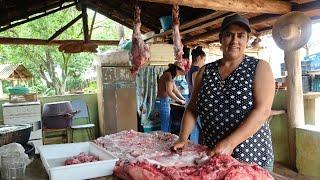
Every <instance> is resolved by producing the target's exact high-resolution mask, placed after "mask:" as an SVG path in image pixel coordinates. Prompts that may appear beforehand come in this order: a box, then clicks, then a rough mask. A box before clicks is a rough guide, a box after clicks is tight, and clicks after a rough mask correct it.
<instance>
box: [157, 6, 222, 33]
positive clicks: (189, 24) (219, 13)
mask: <svg viewBox="0 0 320 180" xmlns="http://www.w3.org/2000/svg"><path fill="white" fill-rule="evenodd" d="M225 13H226V12H224V11H216V12H214V13H211V14H208V15H205V16H202V17H199V18H197V19H194V20H192V21H188V22H185V23H183V24H181V26H180V28H179V29H180V31H181V30H183V29H186V28H189V27H192V26H194V25H197V24H200V23H202V22H205V21H209V20H210V19H215V18H217V17H219V16H222V15H224V14H225ZM170 34H172V28H171V29H168V30H166V31H164V32H162V33H159V34H157V35H156V37H160V36H163V37H164V36H168V35H170Z"/></svg>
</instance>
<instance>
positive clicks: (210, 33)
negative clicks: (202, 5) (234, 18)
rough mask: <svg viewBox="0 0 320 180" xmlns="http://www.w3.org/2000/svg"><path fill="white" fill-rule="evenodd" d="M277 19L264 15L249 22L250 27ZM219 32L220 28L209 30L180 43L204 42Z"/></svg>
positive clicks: (273, 16) (273, 15) (275, 16)
mask: <svg viewBox="0 0 320 180" xmlns="http://www.w3.org/2000/svg"><path fill="white" fill-rule="evenodd" d="M278 17H280V15H275V14H272V15H266V14H264V15H260V16H256V17H253V18H250V19H249V22H250V25H251V26H253V25H256V24H260V23H262V22H264V21H271V20H275V19H277V18H278ZM219 22H220V21H219ZM217 23H218V22H217ZM219 32H220V28H216V29H213V30H210V31H208V32H205V33H202V34H200V35H196V36H193V37H191V38H188V39H184V40H182V43H183V44H188V43H190V42H192V41H197V40H204V39H207V38H208V37H210V36H213V35H216V34H218V33H219Z"/></svg>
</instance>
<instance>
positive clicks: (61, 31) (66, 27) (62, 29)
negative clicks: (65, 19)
mask: <svg viewBox="0 0 320 180" xmlns="http://www.w3.org/2000/svg"><path fill="white" fill-rule="evenodd" d="M81 17H82V15H81V14H80V15H78V16H77V17H76V18H74V19H73V20H71V21H70V22H69V23H68V24H66V25H65V26H63V27H62V28H61V29H59V30H58V31H57V32H55V33H54V34H53V35H52V36H51V37H50V38H49V39H48V41H52V40H54V39H55V38H56V37H58V36H59V35H60V34H61V33H63V32H64V31H65V30H66V29H68V28H69V27H70V26H72V25H73V24H74V23H76V22H77V21H78V20H79V19H80V18H81Z"/></svg>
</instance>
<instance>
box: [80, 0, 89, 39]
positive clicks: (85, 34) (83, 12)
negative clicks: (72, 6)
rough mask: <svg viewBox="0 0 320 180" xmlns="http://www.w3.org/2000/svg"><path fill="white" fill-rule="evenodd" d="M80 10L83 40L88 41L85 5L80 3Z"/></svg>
mask: <svg viewBox="0 0 320 180" xmlns="http://www.w3.org/2000/svg"><path fill="white" fill-rule="evenodd" d="M81 10H82V24H83V36H84V42H88V41H89V28H88V14H87V6H86V5H84V4H82V5H81Z"/></svg>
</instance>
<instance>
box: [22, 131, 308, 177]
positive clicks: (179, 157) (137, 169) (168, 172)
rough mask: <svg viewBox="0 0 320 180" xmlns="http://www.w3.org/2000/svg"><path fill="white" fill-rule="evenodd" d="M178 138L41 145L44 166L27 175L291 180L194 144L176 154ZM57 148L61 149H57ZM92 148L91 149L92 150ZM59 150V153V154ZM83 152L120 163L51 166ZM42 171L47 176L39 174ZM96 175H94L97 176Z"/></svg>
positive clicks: (155, 135)
mask: <svg viewBox="0 0 320 180" xmlns="http://www.w3.org/2000/svg"><path fill="white" fill-rule="evenodd" d="M177 139H178V136H176V135H174V134H171V133H164V132H161V131H154V132H150V133H140V132H136V131H133V130H130V131H121V132H118V133H115V134H110V135H107V136H103V137H99V138H98V139H96V140H94V141H93V142H94V144H93V143H88V142H85V143H73V144H62V145H53V146H51V145H49V146H42V147H41V148H40V150H39V151H40V157H41V159H42V163H41V162H40V163H38V162H39V158H35V160H34V161H33V162H32V164H30V165H29V166H28V168H27V169H28V171H27V176H29V175H30V174H33V175H40V174H45V175H44V176H42V177H40V178H36V177H31V179H46V178H48V177H47V175H46V173H45V172H44V169H43V168H42V165H43V166H44V167H46V169H48V167H49V169H50V171H48V172H49V173H50V174H51V177H53V171H51V170H55V172H58V171H59V172H60V173H59V174H56V175H60V176H61V175H62V174H61V173H62V170H63V171H64V172H63V174H69V176H73V175H74V177H77V179H79V178H80V179H81V177H87V178H93V177H95V178H96V177H101V176H106V175H110V174H112V173H113V174H114V175H116V176H117V177H121V178H124V179H149V180H154V179H176V178H177V179H185V178H186V177H188V178H195V179H197V178H212V179H221V178H233V177H234V178H240V177H241V178H243V177H248V176H250V177H255V178H258V179H265V180H266V179H268V180H271V179H274V178H272V176H273V177H275V179H288V178H285V177H281V176H280V175H277V174H272V175H270V174H269V173H268V172H267V171H266V170H264V169H262V168H261V167H259V166H258V165H256V164H247V163H243V162H239V161H237V160H236V159H234V158H232V157H231V156H226V155H219V156H214V157H208V156H207V152H208V150H209V149H208V148H207V147H205V146H201V145H198V144H194V143H191V142H190V143H189V144H188V145H187V146H186V147H185V148H184V149H183V151H176V152H173V151H172V150H170V148H169V147H171V146H172V145H173V143H174V142H175V141H176V140H177ZM80 145H81V147H85V148H83V149H82V148H76V149H75V148H70V147H74V146H80ZM57 147H59V149H57ZM87 147H88V148H89V149H88V148H87ZM90 147H92V149H91V148H90ZM58 150H59V151H60V153H56V152H57V151H58ZM80 151H81V152H82V151H83V152H89V154H90V152H91V153H93V154H92V155H96V153H98V152H99V153H98V154H101V153H102V152H108V153H107V154H110V157H113V158H111V159H114V160H115V161H117V159H119V162H118V163H117V165H116V166H114V164H113V166H112V167H111V166H108V168H107V170H108V171H105V170H103V169H104V168H105V166H100V168H102V169H100V168H98V167H99V166H98V164H99V165H101V163H105V160H103V161H97V162H91V163H84V164H76V165H74V166H67V167H65V166H63V165H62V166H61V165H59V167H57V168H59V169H57V168H55V167H56V165H55V164H52V163H51V164H50V163H49V162H53V161H55V160H56V159H57V158H58V159H57V160H59V161H60V160H61V159H64V157H70V155H71V154H78V153H79V152H80ZM62 152H63V153H62ZM61 153H62V154H61ZM103 154H105V153H103ZM65 155H68V156H65ZM101 158H102V159H104V158H103V156H101ZM99 159H100V155H99ZM106 161H109V160H106ZM115 161H114V162H115ZM81 162H82V161H81ZM59 164H60V163H59ZM92 165H94V167H96V168H98V169H94V171H81V173H82V174H81V175H80V176H79V174H77V173H76V174H74V173H75V172H74V171H73V170H74V169H76V168H77V169H78V168H79V167H84V166H85V167H88V168H91V167H92ZM36 166H41V167H36ZM51 168H52V169H51ZM277 169H278V168H275V172H277ZM39 170H41V172H44V173H40V171H39ZM71 170H72V173H71ZM96 170H97V171H99V173H96ZM101 170H103V172H100V171H101ZM32 171H33V173H32ZM30 172H31V173H30ZM105 172H107V173H105ZM284 172H286V171H284ZM93 173H95V175H94V174H93ZM78 176H79V177H78ZM55 177H58V176H55ZM291 177H292V176H291ZM69 178H70V177H69ZM29 179H30V178H29ZM59 179H61V178H59ZM62 179H63V178H62ZM99 179H101V178H99ZM102 179H114V177H113V176H109V177H103V178H102ZM303 179H308V178H303Z"/></svg>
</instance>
